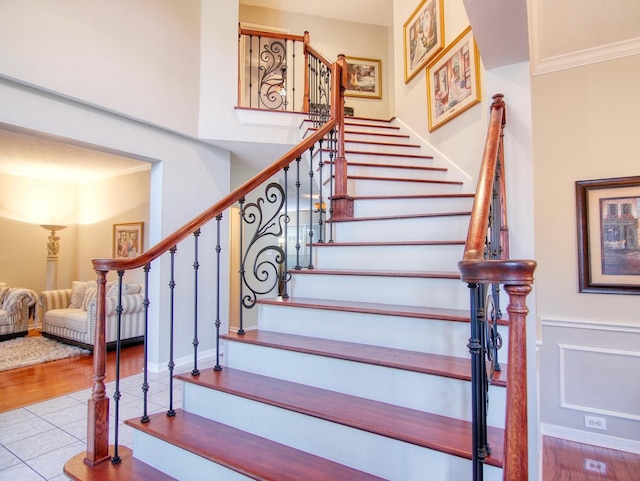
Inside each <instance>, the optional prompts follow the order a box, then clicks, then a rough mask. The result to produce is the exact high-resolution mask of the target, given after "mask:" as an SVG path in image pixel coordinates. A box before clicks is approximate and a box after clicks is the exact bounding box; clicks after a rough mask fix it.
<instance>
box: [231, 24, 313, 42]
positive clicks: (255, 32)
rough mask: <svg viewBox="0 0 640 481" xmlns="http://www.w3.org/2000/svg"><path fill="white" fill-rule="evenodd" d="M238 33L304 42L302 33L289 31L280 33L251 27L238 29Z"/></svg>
mask: <svg viewBox="0 0 640 481" xmlns="http://www.w3.org/2000/svg"><path fill="white" fill-rule="evenodd" d="M238 31H239V32H240V35H251V36H253V37H266V38H277V39H278V40H292V41H294V42H304V41H305V36H304V35H291V34H289V33H280V32H267V31H264V30H253V29H251V28H242V27H240V28H239V29H238Z"/></svg>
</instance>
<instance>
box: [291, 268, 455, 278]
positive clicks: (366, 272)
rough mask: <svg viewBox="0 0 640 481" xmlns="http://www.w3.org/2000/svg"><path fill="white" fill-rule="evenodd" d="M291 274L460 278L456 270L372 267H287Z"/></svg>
mask: <svg viewBox="0 0 640 481" xmlns="http://www.w3.org/2000/svg"><path fill="white" fill-rule="evenodd" d="M289 273H290V274H293V275H298V274H310V275H329V276H374V277H411V278H414V279H460V273H459V272H457V271H455V272H454V271H391V270H388V271H387V270H385V271H379V270H373V269H299V270H296V269H289Z"/></svg>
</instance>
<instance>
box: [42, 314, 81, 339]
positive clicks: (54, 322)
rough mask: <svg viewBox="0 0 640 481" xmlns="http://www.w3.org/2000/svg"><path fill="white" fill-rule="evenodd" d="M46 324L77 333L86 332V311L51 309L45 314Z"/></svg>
mask: <svg viewBox="0 0 640 481" xmlns="http://www.w3.org/2000/svg"><path fill="white" fill-rule="evenodd" d="M45 317H46V322H47V324H50V325H51V326H56V327H64V328H67V329H71V330H73V331H77V332H83V333H86V332H87V311H85V310H84V309H82V308H80V309H53V310H51V311H47V313H46V314H45Z"/></svg>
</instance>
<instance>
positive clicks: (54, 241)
mask: <svg viewBox="0 0 640 481" xmlns="http://www.w3.org/2000/svg"><path fill="white" fill-rule="evenodd" d="M40 227H42V228H43V229H45V230H48V231H51V235H49V240H48V242H47V284H46V288H45V289H46V290H47V291H50V290H53V289H57V288H58V253H59V252H60V237H58V236H57V235H56V232H57V231H59V230H62V229H64V228H65V227H67V226H66V225H41V226H40Z"/></svg>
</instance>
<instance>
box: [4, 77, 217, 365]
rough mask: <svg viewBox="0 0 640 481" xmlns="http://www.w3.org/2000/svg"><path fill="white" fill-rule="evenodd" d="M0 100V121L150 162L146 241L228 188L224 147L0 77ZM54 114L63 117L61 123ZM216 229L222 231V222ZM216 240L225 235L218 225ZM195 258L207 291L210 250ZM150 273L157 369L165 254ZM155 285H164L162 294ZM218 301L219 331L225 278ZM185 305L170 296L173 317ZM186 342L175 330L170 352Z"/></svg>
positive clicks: (164, 330) (182, 313) (188, 273)
mask: <svg viewBox="0 0 640 481" xmlns="http://www.w3.org/2000/svg"><path fill="white" fill-rule="evenodd" d="M0 104H2V105H3V109H2V111H1V112H0V122H4V123H6V124H9V125H15V126H17V127H22V128H26V129H31V130H36V131H40V132H43V133H44V134H47V135H54V136H60V137H62V138H64V139H72V140H77V141H79V142H83V143H87V144H90V145H95V146H97V147H99V148H100V149H106V150H107V151H117V152H118V153H120V154H122V155H128V156H131V157H133V158H136V159H139V160H149V161H152V162H153V166H152V170H151V195H150V216H149V228H148V231H147V232H148V245H153V244H155V243H156V242H158V241H159V240H160V239H162V238H164V237H166V236H167V235H168V234H170V233H171V232H173V231H175V230H176V229H178V228H179V227H180V226H182V225H184V223H185V222H186V221H187V220H189V219H191V218H193V217H195V216H196V215H197V214H199V213H200V212H201V211H202V210H204V209H205V208H206V207H208V206H209V205H211V204H212V203H213V202H214V201H216V200H218V199H220V198H221V197H222V196H223V195H225V194H227V193H228V191H229V152H227V151H223V150H221V149H218V148H215V147H213V146H210V145H207V144H203V143H201V142H198V141H195V140H192V139H190V138H187V137H182V136H180V135H177V134H173V133H170V132H168V131H164V130H161V129H158V128H155V127H151V126H149V125H144V124H141V123H138V122H136V121H132V120H128V119H126V118H123V117H119V116H116V115H113V114H110V113H107V112H104V111H101V110H98V109H95V108H92V107H89V106H86V105H83V104H78V103H75V102H73V101H70V100H67V99H63V98H61V97H58V96H55V95H52V94H48V93H45V92H42V91H39V90H36V89H32V88H29V87H25V86H22V85H19V84H16V83H13V82H10V81H8V80H0ZM60 119H64V122H62V121H60ZM223 227H224V228H225V229H226V223H225V224H223ZM211 235H212V234H211V228H210V227H207V228H206V229H203V235H202V239H204V238H205V236H211ZM223 238H226V230H225V234H224V235H223ZM210 239H211V238H210V237H209V241H211V240H210ZM203 242H204V241H203ZM192 253H193V247H192V244H188V245H187V244H185V245H184V247H183V246H182V244H181V247H180V251H179V256H180V259H186V260H184V261H183V264H185V265H188V267H187V268H185V270H184V271H183V270H182V267H181V268H180V269H179V270H178V272H177V283H178V285H179V286H180V287H182V286H184V288H185V290H187V289H188V288H189V287H188V286H189V285H190V283H191V282H192V279H193V268H192V264H193V254H192ZM200 262H201V263H202V264H203V268H202V274H201V276H202V279H201V287H202V288H203V289H206V290H207V291H208V292H213V291H214V290H215V281H214V280H213V279H212V278H211V274H208V273H207V272H208V271H207V272H205V270H206V269H205V267H204V265H207V266H209V267H210V266H211V265H213V264H214V262H215V260H214V252H213V250H212V249H207V250H204V249H203V251H202V252H201V260H200ZM221 268H222V272H223V273H226V272H227V269H228V267H227V260H226V259H223V264H222V266H221ZM209 270H210V269H209ZM150 275H151V281H150V286H152V292H151V293H150V294H151V296H152V298H153V299H156V300H157V299H161V302H160V303H155V304H154V303H152V305H151V316H152V324H153V325H152V333H151V336H152V338H151V345H152V349H151V352H150V360H151V362H152V363H154V365H153V366H152V367H157V368H164V366H165V365H166V364H164V362H165V361H166V359H167V356H168V354H167V351H168V346H169V343H168V326H167V318H168V314H167V310H166V309H165V308H166V307H167V305H168V295H167V292H166V289H167V288H166V286H167V285H168V282H169V281H168V279H169V263H168V259H167V258H166V256H165V257H163V258H161V259H160V260H159V261H157V262H156V263H154V264H153V266H152V269H151V273H150ZM161 286H162V288H163V289H164V290H163V291H162V294H161ZM221 299H223V303H224V304H223V306H222V312H223V313H225V319H223V320H222V321H223V329H226V322H227V319H226V312H227V301H226V300H227V299H228V294H227V286H226V284H222V285H221ZM211 302H212V301H211V299H210V298H209V297H207V298H206V299H205V300H204V301H203V302H202V307H201V308H202V316H201V322H202V326H203V330H204V329H205V328H206V329H208V330H209V331H208V332H209V333H211V331H212V329H213V326H212V323H211V322H210V317H207V318H206V319H205V315H207V316H210V312H211V305H210V304H211ZM192 305H193V300H192V298H189V299H184V298H182V299H181V300H179V301H177V304H176V318H177V319H180V320H181V322H185V323H189V322H191V321H190V320H192V319H193V315H192V312H191V311H192ZM191 340H192V333H191V330H190V329H187V328H181V329H178V330H176V341H177V346H180V347H177V348H176V349H177V351H176V355H177V356H181V355H184V354H186V353H187V352H189V351H191V350H192V349H191ZM212 343H213V337H212V335H209V336H203V338H202V344H201V348H202V349H207V348H210V347H211V345H212Z"/></svg>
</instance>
